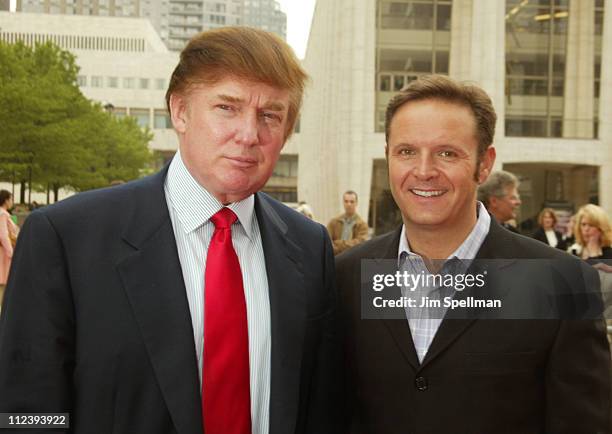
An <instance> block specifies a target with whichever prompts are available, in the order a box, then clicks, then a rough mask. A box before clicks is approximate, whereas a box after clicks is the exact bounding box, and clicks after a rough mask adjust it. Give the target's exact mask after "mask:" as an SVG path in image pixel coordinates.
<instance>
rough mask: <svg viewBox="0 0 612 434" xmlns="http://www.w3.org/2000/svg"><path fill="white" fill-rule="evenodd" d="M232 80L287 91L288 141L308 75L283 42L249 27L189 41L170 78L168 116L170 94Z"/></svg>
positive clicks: (211, 32)
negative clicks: (201, 85) (252, 82)
mask: <svg viewBox="0 0 612 434" xmlns="http://www.w3.org/2000/svg"><path fill="white" fill-rule="evenodd" d="M232 76H233V77H237V78H241V79H245V80H251V81H255V82H261V83H266V84H268V85H270V86H273V87H277V88H280V89H286V90H288V91H289V109H288V112H287V130H286V131H285V138H288V137H289V136H290V135H291V133H292V132H293V127H294V126H295V122H296V121H297V117H298V113H299V111H300V106H301V105H302V97H303V94H304V86H305V84H306V81H307V79H308V75H307V74H306V72H305V71H304V69H303V68H302V66H301V64H300V61H299V60H298V59H297V57H295V54H294V53H293V51H292V50H291V47H289V45H287V43H286V42H285V41H283V40H282V39H281V38H280V37H278V36H276V35H275V34H273V33H271V32H266V31H265V30H259V29H254V28H252V27H243V26H235V27H221V28H218V29H214V30H208V31H206V32H202V33H199V34H197V35H196V36H194V37H193V38H192V39H191V40H190V41H189V43H188V44H187V46H186V47H185V48H184V49H183V51H182V52H181V58H180V60H179V63H178V65H177V66H176V68H175V69H174V72H172V76H171V77H170V84H169V86H168V90H167V91H166V107H167V108H168V112H169V113H170V96H171V95H172V94H179V95H186V94H188V93H189V90H190V89H191V87H193V86H194V85H198V84H209V85H210V84H216V83H218V82H219V81H220V80H222V79H223V78H224V77H232Z"/></svg>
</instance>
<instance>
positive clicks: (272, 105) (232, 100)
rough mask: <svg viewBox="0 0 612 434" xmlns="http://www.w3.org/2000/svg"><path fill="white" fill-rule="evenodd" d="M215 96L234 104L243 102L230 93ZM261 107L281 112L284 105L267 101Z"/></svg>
mask: <svg viewBox="0 0 612 434" xmlns="http://www.w3.org/2000/svg"><path fill="white" fill-rule="evenodd" d="M217 97H218V98H219V99H221V100H223V101H225V102H230V103H234V104H242V103H244V99H242V98H238V97H235V96H231V95H225V94H219V95H217ZM261 108H262V109H264V110H272V111H276V112H282V111H284V110H285V106H284V105H283V104H282V103H280V102H277V101H270V102H269V103H267V104H264V106H263V107H261Z"/></svg>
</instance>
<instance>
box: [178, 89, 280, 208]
mask: <svg viewBox="0 0 612 434" xmlns="http://www.w3.org/2000/svg"><path fill="white" fill-rule="evenodd" d="M170 107H171V111H172V123H173V125H174V129H175V130H176V132H177V135H178V138H179V148H180V151H181V157H182V159H183V162H184V163H185V166H186V167H187V169H188V170H189V172H190V173H191V175H192V176H193V177H194V178H195V179H196V180H197V181H198V183H200V185H202V186H203V187H204V188H206V190H208V191H209V192H210V193H211V194H212V195H214V196H215V197H216V198H217V199H218V200H219V201H220V202H221V203H224V204H227V203H230V202H236V201H239V200H242V199H244V198H245V197H247V196H249V195H251V194H252V193H254V192H256V191H258V190H259V189H261V187H263V186H264V184H265V183H266V181H267V180H268V178H269V177H270V175H271V174H272V170H273V169H274V165H275V164H276V160H277V159H278V156H279V154H280V151H281V149H282V147H283V144H284V142H285V138H286V127H287V109H288V107H289V92H288V91H287V90H283V89H278V88H275V87H272V86H269V85H267V84H264V83H253V82H249V81H245V80H241V79H238V78H234V77H227V78H225V79H223V80H221V81H219V82H218V83H216V84H213V85H199V86H198V87H196V88H194V89H192V90H190V91H189V92H188V93H187V95H184V96H181V95H177V94H173V95H172V97H171V100H170Z"/></svg>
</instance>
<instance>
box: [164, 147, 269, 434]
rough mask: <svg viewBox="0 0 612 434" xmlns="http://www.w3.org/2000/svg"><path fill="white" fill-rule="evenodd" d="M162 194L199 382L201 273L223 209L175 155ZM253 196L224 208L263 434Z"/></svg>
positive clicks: (261, 305)
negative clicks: (230, 214)
mask: <svg viewBox="0 0 612 434" xmlns="http://www.w3.org/2000/svg"><path fill="white" fill-rule="evenodd" d="M164 190H165V193H166V202H167V204H168V210H169V212H170V219H171V220H172V228H173V230H174V237H175V238H176V245H177V249H178V255H179V260H180V262H181V268H182V270H183V279H184V281H185V288H186V290H187V300H188V302H189V310H190V312H191V321H192V324H193V338H194V342H195V350H196V354H197V357H198V366H199V367H200V370H199V372H200V382H201V381H202V378H201V375H202V350H203V347H204V290H205V289H204V271H205V268H206V254H207V251H208V245H209V243H210V240H211V238H212V235H213V232H214V229H215V226H214V224H213V223H212V222H211V221H210V217H212V216H213V215H214V214H215V213H216V212H217V211H219V210H220V209H221V208H223V204H221V203H220V202H219V201H218V200H217V199H216V198H215V197H214V196H213V195H212V194H210V193H209V192H208V191H206V189H204V188H203V187H202V186H201V185H200V184H199V183H198V182H197V181H196V180H195V179H194V178H193V176H191V174H190V173H189V170H188V169H187V167H185V164H184V163H183V160H182V158H181V155H180V153H179V152H177V153H176V155H175V156H174V158H173V160H172V162H171V163H170V167H169V168H168V175H167V177H166V181H165V185H164ZM254 207H255V197H254V196H253V195H251V196H249V197H247V198H245V199H243V200H241V201H240V202H235V203H232V204H230V205H228V208H230V209H231V210H232V211H234V213H236V215H237V216H238V220H237V221H236V222H235V223H234V224H233V225H232V241H233V244H234V249H235V250H236V254H237V256H238V261H239V262H240V268H241V270H242V281H243V284H244V295H245V300H246V310H247V323H248V329H249V371H250V388H251V424H252V434H268V432H269V414H270V412H269V408H270V357H271V355H270V339H271V337H270V300H269V297H268V277H267V274H266V263H265V257H264V252H263V246H262V242H261V233H260V232H259V224H258V223H257V216H256V214H255V212H254V211H255V208H254Z"/></svg>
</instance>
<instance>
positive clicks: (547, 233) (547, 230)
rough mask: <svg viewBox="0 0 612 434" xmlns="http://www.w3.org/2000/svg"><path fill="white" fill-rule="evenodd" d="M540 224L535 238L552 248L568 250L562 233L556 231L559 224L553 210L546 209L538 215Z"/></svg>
mask: <svg viewBox="0 0 612 434" xmlns="http://www.w3.org/2000/svg"><path fill="white" fill-rule="evenodd" d="M538 224H539V225H540V227H539V228H538V230H537V231H535V233H534V234H533V238H535V239H536V240H538V241H542V242H543V243H546V244H548V245H549V246H550V247H555V248H557V249H561V250H565V249H566V248H567V246H566V244H565V241H564V240H563V235H561V232H559V231H556V230H555V225H556V224H557V216H556V214H555V211H554V210H553V209H552V208H544V209H543V210H542V211H540V215H538Z"/></svg>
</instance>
